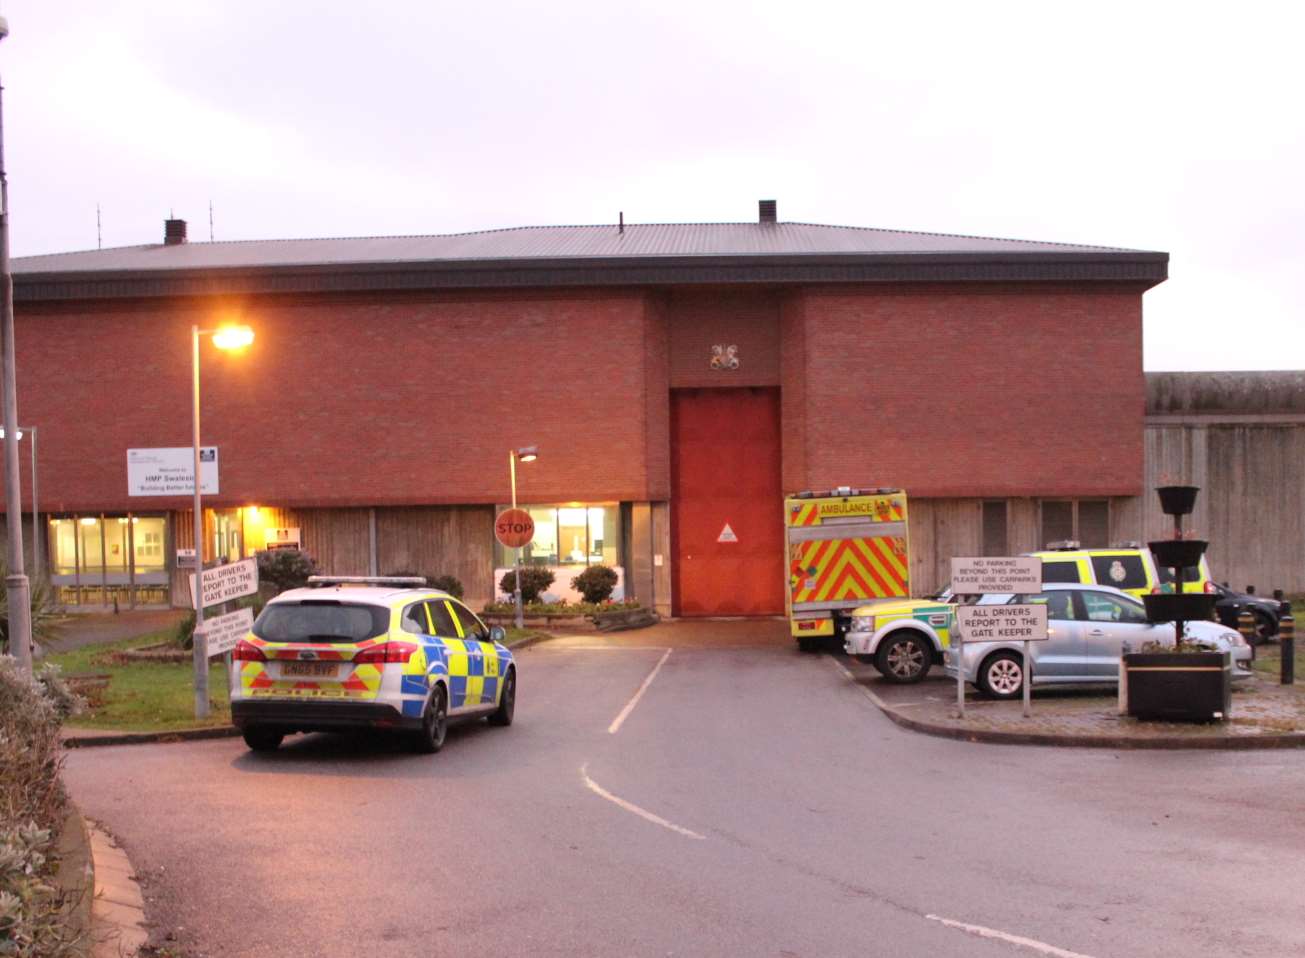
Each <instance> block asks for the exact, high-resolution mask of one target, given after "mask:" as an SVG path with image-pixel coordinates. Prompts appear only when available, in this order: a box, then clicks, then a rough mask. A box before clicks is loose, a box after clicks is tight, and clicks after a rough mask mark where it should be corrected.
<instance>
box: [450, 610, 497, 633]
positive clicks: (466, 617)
mask: <svg viewBox="0 0 1305 958" xmlns="http://www.w3.org/2000/svg"><path fill="white" fill-rule="evenodd" d="M449 605H450V606H451V607H452V609H453V612H454V614H455V615H457V617H458V621H459V622H461V623H462V631H463V632H464V633H465V634H466V637H467V638H469V639H477V640H479V641H481V642H488V641H489V630H488V629H487V628H485V624H484V623H483V622H481V621H480V619H478V618H476V616H475V615H474V614H473V613H472V612H471V610H470V609H468V608H467V607H466V606H465V605H463V604H462V603H461V602H450V603H449Z"/></svg>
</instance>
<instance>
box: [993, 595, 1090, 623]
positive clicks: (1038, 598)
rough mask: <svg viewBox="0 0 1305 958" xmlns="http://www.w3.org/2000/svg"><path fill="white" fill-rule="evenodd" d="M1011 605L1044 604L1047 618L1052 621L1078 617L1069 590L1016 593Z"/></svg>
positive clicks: (1070, 619)
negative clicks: (1034, 593)
mask: <svg viewBox="0 0 1305 958" xmlns="http://www.w3.org/2000/svg"><path fill="white" fill-rule="evenodd" d="M1010 604H1011V605H1045V606H1046V607H1047V618H1048V619H1050V620H1052V621H1060V622H1071V621H1073V620H1074V619H1077V618H1078V615H1077V614H1076V613H1075V612H1074V594H1073V593H1072V592H1069V591H1065V592H1061V591H1059V590H1058V591H1055V592H1039V593H1038V594H1037V595H1017V596H1013V597H1012V598H1011V601H1010Z"/></svg>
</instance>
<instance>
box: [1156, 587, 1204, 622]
mask: <svg viewBox="0 0 1305 958" xmlns="http://www.w3.org/2000/svg"><path fill="white" fill-rule="evenodd" d="M1218 599H1219V597H1218V596H1217V595H1209V594H1207V593H1204V592H1174V593H1168V592H1166V593H1160V594H1151V595H1144V596H1142V604H1143V605H1145V606H1146V618H1147V621H1148V622H1174V621H1177V620H1178V619H1182V620H1183V621H1184V622H1196V621H1198V620H1200V619H1208V618H1210V616H1211V615H1213V614H1214V604H1215V602H1216V601H1218Z"/></svg>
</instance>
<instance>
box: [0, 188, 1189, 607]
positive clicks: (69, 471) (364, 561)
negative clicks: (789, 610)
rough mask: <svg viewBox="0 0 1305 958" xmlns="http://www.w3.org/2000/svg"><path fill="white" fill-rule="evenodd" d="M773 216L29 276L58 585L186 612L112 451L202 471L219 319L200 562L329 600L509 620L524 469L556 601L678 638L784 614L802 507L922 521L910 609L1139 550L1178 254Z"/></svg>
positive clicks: (182, 526) (390, 243) (45, 265)
mask: <svg viewBox="0 0 1305 958" xmlns="http://www.w3.org/2000/svg"><path fill="white" fill-rule="evenodd" d="M774 212H775V211H774V205H773V204H772V203H766V202H763V203H762V205H761V210H760V216H759V220H758V222H756V223H734V224H693V225H626V226H624V227H621V226H617V225H613V226H585V227H543V228H525V229H511V230H499V231H489V232H484V233H474V234H462V235H454V236H429V237H394V238H379V239H341V240H289V241H255V242H236V243H190V242H185V240H184V224H183V223H180V222H179V221H171V222H170V224H169V228H170V235H169V237H168V241H167V242H164V243H161V244H158V245H146V246H138V247H129V248H123V249H109V250H96V251H89V252H80V253H67V254H58V255H51V256H33V257H25V258H21V259H16V260H15V261H14V263H13V269H14V274H15V288H14V298H15V309H16V321H17V332H16V345H17V355H18V403H19V418H20V420H21V421H22V422H24V423H31V424H32V425H34V426H36V427H37V429H38V431H39V462H38V468H39V502H38V506H39V509H40V512H41V522H40V525H41V528H42V529H44V530H45V531H46V532H47V535H46V537H45V539H44V540H43V548H42V555H43V557H44V559H45V562H44V563H43V564H48V566H49V571H50V572H51V573H52V574H53V575H54V581H55V583H56V584H57V585H58V586H59V587H60V588H61V590H62V594H63V596H64V598H65V600H66V601H68V602H70V603H71V604H74V605H76V604H82V605H102V604H105V603H107V602H111V601H113V599H114V598H115V597H116V598H117V599H118V601H119V603H120V604H127V603H132V602H135V603H137V604H140V603H158V602H169V601H171V602H177V603H183V602H184V601H185V593H184V592H183V591H182V590H181V588H180V586H181V578H180V575H179V574H178V573H177V571H176V563H175V554H176V550H177V549H178V548H183V549H184V548H191V547H193V542H192V541H191V539H192V536H191V534H190V532H189V530H190V528H191V518H190V512H189V506H190V502H189V498H188V497H185V496H181V497H147V496H139V495H131V494H130V490H129V487H128V478H127V465H126V455H127V450H128V449H138V448H156V447H189V446H190V443H191V420H190V414H191V405H190V376H191V357H190V337H191V326H192V324H194V325H199V326H200V327H202V328H206V329H207V328H212V327H216V326H217V325H219V324H220V323H222V322H225V321H238V322H241V323H246V324H248V325H250V326H251V327H253V328H254V330H255V333H256V340H255V342H254V344H253V345H252V346H250V347H249V348H248V349H247V350H245V351H244V352H243V354H240V355H228V354H224V353H221V352H219V351H217V350H215V349H212V347H211V346H208V345H205V346H203V347H202V358H201V371H202V373H201V374H202V414H203V415H202V418H203V436H202V440H203V443H204V444H205V445H213V446H217V447H218V449H219V451H220V491H219V492H218V493H217V494H216V495H212V496H206V497H205V507H206V516H205V528H206V536H205V538H206V540H207V541H206V542H205V543H204V554H205V557H206V558H208V559H212V558H214V557H215V556H219V557H227V558H234V557H237V556H239V555H242V554H249V553H252V552H254V551H256V550H258V549H262V548H263V547H264V546H265V544H266V543H267V542H268V541H269V540H272V539H276V538H277V537H280V538H281V539H289V540H290V541H294V539H295V538H297V539H298V541H299V542H300V543H301V545H302V546H303V547H304V548H305V549H306V550H307V551H308V552H310V553H311V554H312V555H313V556H314V557H315V558H316V559H317V560H318V562H319V565H321V566H322V567H323V568H324V569H325V570H329V571H332V572H337V573H368V572H374V573H380V574H384V573H387V572H392V571H397V570H415V571H421V572H424V573H427V574H432V575H433V574H439V573H451V574H454V575H456V576H458V577H459V578H460V579H461V580H462V581H463V583H464V585H465V586H466V589H467V593H468V597H469V598H471V599H473V600H485V599H488V598H490V596H491V595H492V594H493V592H494V591H495V570H501V569H503V568H504V567H506V566H507V565H509V564H510V555H509V554H508V553H506V552H505V551H502V550H500V549H498V547H497V546H496V545H495V544H494V541H493V535H492V518H493V515H494V511H495V509H496V508H497V507H500V506H502V505H503V504H504V503H506V502H507V501H508V498H509V489H508V468H507V467H508V463H507V457H508V451H509V450H510V449H514V448H516V447H519V446H523V445H527V444H532V445H537V446H538V447H539V449H540V457H539V459H538V460H537V461H536V462H533V463H530V464H529V465H522V466H521V467H520V469H519V473H518V480H519V496H520V498H521V500H522V501H523V503H525V504H527V505H529V507H530V508H531V510H532V512H533V513H534V515H535V519H536V524H537V526H538V527H539V530H540V532H539V535H538V536H537V538H536V541H535V543H534V545H533V546H532V547H531V549H530V554H529V556H528V559H529V561H532V562H536V563H539V564H545V565H550V566H554V567H556V568H557V569H558V570H559V571H558V575H557V587H555V590H554V591H555V592H556V593H560V592H562V591H565V589H566V585H567V582H569V578H570V576H571V575H573V574H574V573H575V571H577V570H578V569H580V568H582V567H583V566H585V565H586V564H591V563H596V562H603V563H605V564H608V565H612V566H616V567H618V568H619V569H620V571H621V573H622V588H623V590H624V591H625V593H626V594H628V595H633V596H636V597H638V598H640V599H643V600H646V601H649V602H652V603H655V604H656V605H657V606H658V607H659V608H661V609H662V610H663V611H673V612H675V613H677V614H686V615H693V614H732V613H770V612H780V611H782V609H783V591H782V589H783V565H782V549H783V547H782V538H781V524H780V523H781V509H780V498H781V496H782V494H783V493H784V492H785V491H795V490H798V489H815V488H829V487H832V486H837V485H853V486H863V487H866V486H869V487H873V486H901V487H904V488H905V489H907V490H908V492H909V493H910V495H911V497H912V499H911V509H912V538H913V542H912V546H913V562H914V565H915V568H914V570H913V571H914V575H915V584H916V586H917V589H923V588H928V587H930V586H932V585H934V584H935V583H937V582H938V581H939V579H940V577H941V576H942V575H943V569H944V566H945V564H946V561H947V559H948V558H949V557H950V556H951V555H956V554H972V553H974V552H978V551H988V552H1007V551H1011V550H1020V549H1028V548H1032V547H1034V546H1037V545H1039V544H1040V543H1041V542H1043V541H1044V540H1047V539H1053V538H1066V537H1071V536H1073V537H1077V538H1080V539H1082V540H1084V542H1085V543H1090V542H1094V541H1097V540H1099V541H1100V542H1102V543H1103V544H1104V542H1105V541H1106V540H1108V539H1115V538H1121V537H1126V538H1136V537H1137V535H1138V531H1137V527H1138V526H1139V525H1140V511H1139V504H1138V499H1137V497H1138V496H1139V494H1140V493H1141V491H1142V482H1143V463H1142V454H1143V416H1144V405H1145V381H1144V378H1143V373H1142V294H1143V293H1144V291H1145V290H1147V289H1148V288H1150V287H1151V286H1154V285H1155V284H1157V283H1159V282H1162V281H1163V280H1164V278H1165V275H1166V270H1167V262H1168V257H1167V254H1164V253H1153V252H1139V251H1131V250H1124V249H1109V248H1099V247H1087V246H1069V245H1061V244H1054V243H1037V242H1023V241H1013V240H995V239H982V238H975V237H965V236H945V235H935V234H920V233H902V232H892V231H886V230H874V229H854V228H848V227H832V226H818V225H809V224H798V223H783V222H778V221H777V218H776V217H775V215H774ZM24 445H26V443H24ZM25 485H26V482H25ZM23 502H24V509H25V510H30V490H27V489H26V488H25V489H24V499H23ZM726 523H728V524H729V525H730V527H731V529H732V530H733V531H734V533H735V534H736V538H737V541H736V542H723V543H722V542H718V541H717V540H718V539H719V538H720V535H719V533H720V531H721V530H722V528H723V526H724V525H725V524H726ZM29 534H30V531H29ZM28 551H29V552H30V547H29V550H28Z"/></svg>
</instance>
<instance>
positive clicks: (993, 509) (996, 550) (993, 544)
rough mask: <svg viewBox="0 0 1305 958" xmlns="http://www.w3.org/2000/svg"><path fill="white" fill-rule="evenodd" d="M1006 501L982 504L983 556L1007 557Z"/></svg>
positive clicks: (995, 500) (1000, 500)
mask: <svg viewBox="0 0 1305 958" xmlns="http://www.w3.org/2000/svg"><path fill="white" fill-rule="evenodd" d="M1007 548H1008V546H1007V543H1006V500H1005V499H994V500H990V501H988V502H985V503H984V504H983V554H984V555H986V556H1004V555H1007V554H1008V553H1007V551H1006V550H1007Z"/></svg>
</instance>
